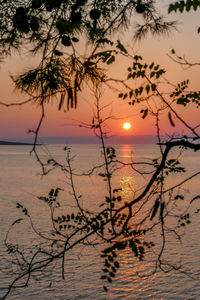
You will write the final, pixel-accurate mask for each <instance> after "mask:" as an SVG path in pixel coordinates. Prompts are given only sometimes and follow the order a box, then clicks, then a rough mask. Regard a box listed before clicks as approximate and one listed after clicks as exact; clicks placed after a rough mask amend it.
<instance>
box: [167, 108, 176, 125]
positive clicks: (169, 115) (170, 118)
mask: <svg viewBox="0 0 200 300" xmlns="http://www.w3.org/2000/svg"><path fill="white" fill-rule="evenodd" d="M168 117H169V121H170V124H171V125H172V126H173V127H175V124H174V121H173V120H172V115H171V112H170V111H169V112H168Z"/></svg>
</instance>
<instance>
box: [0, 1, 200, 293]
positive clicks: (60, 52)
mask: <svg viewBox="0 0 200 300" xmlns="http://www.w3.org/2000/svg"><path fill="white" fill-rule="evenodd" d="M177 3H178V4H177ZM177 3H175V4H171V5H170V7H169V12H171V11H173V10H174V11H176V10H177V9H179V11H183V8H184V7H187V8H186V10H190V9H191V7H192V5H193V8H194V3H195V1H193V2H192V1H191V2H190V3H193V4H191V5H190V6H186V5H189V4H187V3H188V1H187V2H186V4H185V2H184V1H181V2H177ZM182 7H183V8H182ZM0 8H1V14H0V15H1V24H0V26H1V33H0V41H1V43H0V45H1V55H2V57H5V56H7V55H11V54H12V50H13V49H15V48H18V47H19V48H20V47H21V48H22V49H23V48H24V47H27V49H28V50H29V51H30V52H31V53H33V54H39V55H40V57H41V59H40V62H39V65H38V66H37V67H35V68H34V69H31V70H28V71H26V72H25V73H22V74H18V75H14V76H12V79H13V81H14V83H15V86H16V89H18V90H20V91H21V92H23V93H25V94H27V95H29V97H31V98H30V102H33V103H35V102H36V103H38V104H39V105H40V106H41V108H42V114H41V119H40V121H39V123H38V126H37V128H36V130H34V131H33V133H34V134H35V142H34V146H33V151H34V153H35V155H36V157H37V159H38V161H39V163H40V164H41V167H42V171H43V175H46V174H47V173H49V172H51V171H54V170H55V169H59V170H60V171H62V172H63V175H64V176H65V179H66V182H67V187H68V189H67V191H70V193H71V195H72V197H71V198H72V199H71V200H72V201H73V204H74V203H75V209H73V211H70V212H69V211H67V210H65V208H64V207H63V206H62V201H60V195H61V194H62V193H65V191H63V190H61V188H60V187H55V188H51V189H50V191H49V193H48V194H47V195H42V196H41V195H40V196H38V197H37V198H38V200H39V201H40V202H43V203H44V205H46V206H47V207H48V209H49V219H50V222H51V226H50V228H49V229H48V230H47V231H46V232H43V231H39V230H38V229H37V227H36V224H34V221H33V219H32V216H31V212H29V210H28V209H27V208H26V207H25V206H24V205H23V204H21V203H19V202H18V203H17V204H16V206H17V209H18V210H20V212H21V214H22V217H23V218H19V219H17V220H16V221H14V222H13V223H12V225H11V228H15V226H16V225H17V224H19V223H21V222H22V221H24V220H28V221H29V222H30V224H31V228H32V230H33V231H34V232H35V234H36V235H37V237H38V244H37V245H36V247H35V248H34V249H33V248H31V249H26V250H29V251H28V254H27V253H26V251H25V250H24V249H22V248H21V247H20V245H17V244H14V243H12V242H11V240H9V238H10V235H9V233H10V229H11V228H10V229H9V230H8V233H7V235H6V238H5V246H6V248H7V252H8V254H9V255H10V257H11V260H10V266H11V267H10V268H11V269H12V266H13V265H17V266H18V267H19V269H18V272H17V274H13V276H14V279H13V281H12V282H11V283H10V285H9V287H8V289H7V291H6V293H5V295H4V296H3V299H5V298H6V297H7V296H8V295H9V293H10V292H11V290H12V289H14V288H22V287H25V286H27V285H28V284H29V283H30V279H31V278H32V277H35V278H37V276H40V274H41V273H42V272H45V270H46V267H47V266H51V265H52V263H53V262H54V261H56V262H57V261H61V273H62V278H63V279H64V278H65V259H66V255H67V254H68V253H69V254H70V252H71V251H73V249H74V248H76V247H78V246H79V245H84V246H85V247H93V246H99V249H100V251H101V258H102V261H103V266H102V274H101V275H100V277H101V279H102V281H103V285H104V290H105V291H108V287H109V284H110V283H112V281H113V280H114V278H115V277H116V276H117V272H118V271H119V269H120V267H121V262H120V254H121V253H122V252H123V251H129V252H130V253H131V254H132V255H133V257H134V258H135V259H138V260H139V261H143V260H144V259H145V257H146V254H147V253H148V252H149V251H154V250H153V249H154V247H155V246H157V247H158V248H159V250H158V251H157V259H156V262H155V266H154V269H153V271H152V272H151V273H150V275H151V274H153V273H155V272H156V271H157V270H158V269H161V270H163V271H164V272H169V271H170V270H172V269H175V270H179V271H180V272H184V270H182V267H181V266H177V265H173V266H172V265H171V263H170V262H168V261H166V260H164V259H163V252H164V249H165V247H166V244H167V237H168V234H173V235H174V236H175V237H176V238H177V240H181V236H182V233H183V232H182V229H183V227H184V228H185V227H186V226H187V225H189V224H190V222H191V216H192V215H193V214H195V213H198V212H199V210H198V209H196V208H193V203H194V202H196V200H197V199H199V195H195V196H194V197H193V198H192V199H188V198H187V199H186V197H185V195H184V193H183V192H182V189H181V187H182V186H183V185H184V183H186V182H188V181H189V180H191V179H192V178H194V177H196V176H197V175H199V172H196V173H194V174H192V175H187V172H186V171H187V170H185V168H184V167H183V166H182V164H181V155H180V154H181V153H182V152H183V150H193V151H198V150H199V149H200V144H199V133H198V126H197V125H195V126H192V125H190V124H189V123H188V122H187V121H186V120H185V119H183V117H182V116H181V115H180V114H179V113H178V109H177V107H178V106H179V105H182V106H183V107H185V106H188V104H189V103H191V102H194V103H195V104H196V106H197V107H199V92H197V91H191V90H189V80H187V79H186V80H184V81H182V82H180V83H175V84H170V83H169V81H168V80H167V79H166V78H165V76H166V70H165V69H164V68H163V67H161V66H160V65H158V64H157V63H156V62H151V63H146V62H145V61H144V60H143V58H142V57H141V56H140V55H133V56H132V55H130V54H129V52H128V50H127V49H126V47H125V46H124V45H123V44H122V43H121V41H120V40H119V39H117V40H116V39H115V38H113V36H114V34H115V33H116V32H118V31H119V30H120V29H121V28H123V29H124V28H126V27H127V28H128V27H129V25H130V24H131V22H132V16H137V15H140V16H142V19H143V21H144V23H143V25H137V26H136V31H135V37H136V38H138V39H141V37H143V36H144V35H145V34H146V33H147V32H149V31H151V32H152V33H153V34H155V33H159V34H163V33H166V32H168V31H169V30H170V29H171V28H173V27H174V22H165V21H163V18H162V17H161V16H160V15H159V14H158V13H157V11H156V9H155V4H154V2H153V1H151V0H147V1H114V0H112V1H100V0H99V1H85V0H82V1H81V0H76V1H64V0H60V1H52V0H45V1H41V0H32V1H1V2H0ZM82 36H83V38H84V39H85V41H86V43H90V45H91V49H90V50H89V52H88V55H87V56H86V55H83V54H82V53H81V55H80V54H79V47H80V46H79V45H80V43H81V37H82ZM66 49H67V50H66ZM117 55H121V56H123V57H126V58H128V59H129V60H130V67H129V68H128V74H127V77H126V78H125V79H123V78H122V79H116V78H110V77H109V76H108V73H107V68H108V69H109V66H110V65H111V64H114V63H115V62H116V56H117ZM172 55H175V51H174V50H173V51H172ZM116 83H119V84H120V88H119V92H118V97H119V98H120V99H121V100H123V101H127V102H128V105H130V109H131V108H132V107H133V106H134V107H139V109H140V113H141V118H142V119H146V118H149V117H152V118H154V120H155V123H156V131H157V141H158V147H159V157H156V158H154V159H153V160H152V161H150V162H144V161H139V162H135V161H131V162H129V163H125V162H124V161H121V160H119V159H118V156H117V153H116V150H115V148H114V147H113V146H107V145H106V143H105V138H106V136H107V132H106V120H107V119H108V118H109V117H107V118H106V117H105V116H104V114H103V111H104V108H105V107H104V106H103V105H101V96H102V90H103V88H104V87H113V88H115V89H117V88H116ZM163 83H164V84H165V85H167V88H168V90H169V92H168V93H164V91H163V88H162V85H163ZM86 84H87V85H89V86H90V88H91V89H92V91H93V93H94V99H95V108H96V111H95V114H94V118H93V120H92V122H91V123H88V124H83V125H84V126H85V127H87V128H90V129H91V130H92V131H93V133H94V134H95V135H96V136H97V137H98V138H99V140H100V142H101V155H100V156H101V158H102V160H101V163H100V164H97V165H95V166H94V167H93V168H92V169H90V170H88V171H87V172H85V173H81V174H80V173H79V174H76V173H75V171H74V169H73V166H72V162H73V156H72V154H71V149H70V148H69V147H68V146H66V147H65V149H64V150H65V152H66V164H63V163H61V162H59V161H57V160H56V159H54V158H48V159H47V160H45V161H44V160H43V158H41V157H40V155H39V153H38V151H37V148H38V146H37V138H38V134H39V131H40V127H41V124H42V121H43V119H44V115H45V114H44V108H45V105H46V104H47V103H49V101H50V100H52V99H54V100H57V99H58V97H57V96H59V101H58V109H59V110H60V109H62V108H63V107H64V106H66V107H67V109H70V107H71V108H76V107H77V101H78V93H79V92H80V91H82V90H83V89H84V88H85V85H86ZM164 114H165V115H167V117H168V120H169V123H170V124H171V126H172V127H175V126H176V124H175V123H176V122H180V123H182V125H183V126H184V128H185V129H186V130H187V132H189V134H188V135H183V134H182V133H180V134H179V135H177V136H171V137H169V138H168V139H167V140H163V139H162V137H161V136H160V131H159V130H160V123H159V122H160V118H162V116H163V115H164ZM174 120H176V122H175V121H174ZM144 121H145V120H144ZM173 149H178V150H179V152H180V154H179V153H178V155H177V156H174V155H171V152H172V150H173ZM122 167H124V168H125V167H126V168H130V169H131V171H132V173H133V176H134V174H139V175H140V176H144V175H145V176H146V182H145V185H144V186H143V188H142V189H138V190H137V191H135V192H134V193H133V194H132V198H131V199H130V200H129V199H126V197H125V196H124V195H123V188H122V186H120V185H119V186H115V185H114V184H113V178H114V176H115V174H116V172H117V171H119V170H120V169H121V168H122ZM180 173H184V174H185V177H184V180H182V181H180V182H178V183H175V184H174V185H172V186H170V187H167V184H168V182H169V178H173V176H174V174H176V175H177V176H178V175H179V174H180ZM77 176H95V178H96V182H97V184H102V183H103V186H104V187H105V197H104V199H100V200H101V201H100V204H99V207H98V210H97V211H95V210H93V209H85V208H84V205H83V204H82V201H81V199H82V198H83V197H84V195H82V194H80V193H79V192H77V187H76V177H77ZM83 192H84V191H83ZM83 194H84V193H83ZM98 197H99V195H96V198H98ZM71 200H70V201H71ZM98 200H99V199H98ZM183 202H184V204H185V205H182V203H183ZM70 204H71V202H70ZM177 207H178V209H177ZM136 220H137V221H136ZM169 224H170V226H169ZM154 230H155V231H156V230H157V232H158V233H159V234H160V235H161V244H160V245H155V242H154V241H153V240H150V241H149V240H148V238H147V235H148V234H149V233H150V234H151V232H152V231H154ZM150 236H151V235H150ZM158 248H157V249H158ZM185 273H186V272H185Z"/></svg>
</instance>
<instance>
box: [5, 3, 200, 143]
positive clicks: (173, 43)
mask: <svg viewBox="0 0 200 300" xmlns="http://www.w3.org/2000/svg"><path fill="white" fill-rule="evenodd" d="M168 3H169V1H163V2H162V10H163V12H165V14H166V11H167V6H168ZM168 18H169V19H173V20H174V19H175V20H177V21H178V26H177V30H175V31H173V32H172V33H171V34H169V35H168V36H161V37H152V36H148V37H147V38H146V39H145V40H144V41H142V42H140V43H136V42H135V41H134V40H133V38H132V32H131V30H130V31H129V32H128V33H126V34H120V35H119V38H120V40H121V42H122V43H124V45H127V47H128V49H130V50H131V51H132V53H134V54H136V53H137V54H140V55H142V56H143V58H144V59H145V61H147V63H150V62H151V61H156V62H157V63H158V64H160V65H162V66H164V68H165V69H166V71H167V73H166V77H167V78H168V79H169V80H170V81H171V82H173V83H174V84H176V83H177V82H180V81H182V80H185V79H190V82H191V85H190V86H191V88H192V89H196V90H199V75H198V74H199V67H193V68H191V69H189V70H183V68H182V67H181V66H180V65H177V64H175V63H174V62H173V61H172V60H171V59H170V58H169V57H168V54H170V50H171V49H172V48H173V49H175V50H176V52H177V53H178V54H179V55H185V56H186V57H187V58H188V60H190V61H192V62H198V61H200V60H199V48H200V35H198V34H197V28H198V26H199V25H200V23H198V18H199V15H198V12H190V13H184V14H178V13H177V14H171V15H170V16H169V17H168ZM127 41H128V42H127ZM36 61H37V57H36V58H33V57H32V56H29V55H28V54H26V55H21V56H20V55H18V54H17V53H15V54H13V55H12V56H11V57H10V58H8V59H6V61H4V62H3V63H2V64H1V66H0V82H1V92H0V102H5V103H16V102H20V101H23V100H26V99H27V96H26V95H22V94H20V93H19V92H17V91H15V90H14V86H13V84H12V81H11V79H10V78H9V76H10V74H19V73H21V72H23V71H24V70H27V69H28V68H29V67H31V66H33V65H34V64H35V63H36ZM129 64H130V63H129V62H128V61H125V60H124V59H120V58H119V59H117V61H116V63H115V64H114V65H112V67H111V70H110V74H111V75H114V76H118V77H120V76H124V77H125V76H126V70H127V67H128V65H129ZM117 95H118V93H114V92H113V91H111V90H109V89H108V88H105V89H104V90H103V95H102V99H101V103H102V106H104V105H105V104H106V105H108V104H109V105H108V106H107V108H106V109H104V111H103V112H104V116H103V117H108V116H111V117H112V118H111V119H110V120H108V121H107V122H106V125H107V127H106V130H107V132H109V133H110V134H111V135H148V134H149V135H150V134H155V120H154V119H153V118H150V117H147V118H146V119H145V120H143V119H142V118H141V115H140V109H141V108H137V107H135V106H129V105H128V104H127V102H126V101H123V100H121V99H119V98H118V96H117ZM57 108H58V103H50V104H49V105H48V106H47V107H46V113H45V120H44V122H43V124H42V128H41V131H40V136H73V135H75V136H79V135H92V134H93V132H92V131H91V130H89V129H87V128H85V126H84V124H88V123H91V120H92V118H93V114H94V110H95V106H94V97H93V95H92V92H91V91H90V90H89V89H86V90H84V92H83V93H81V94H80V95H79V98H78V108H77V109H76V110H70V111H65V112H64V111H63V110H61V111H58V109H57ZM177 109H178V110H179V111H180V113H181V115H183V116H184V118H186V119H187V121H188V122H189V123H190V124H198V119H199V111H198V110H197V109H196V107H195V106H190V107H188V108H183V107H177ZM40 114H41V108H40V107H39V106H35V105H30V104H27V105H24V106H20V107H16V106H13V107H4V106H0V139H1V140H2V139H7V138H25V137H30V134H28V133H27V132H28V130H29V129H34V128H36V126H37V124H38V120H39V118H40ZM124 122H130V123H131V124H132V127H131V129H130V130H129V131H125V130H123V127H122V125H123V123H124ZM174 122H175V124H176V126H175V127H172V126H171V125H170V122H169V120H168V118H167V117H166V116H164V115H163V116H161V125H162V126H161V127H162V132H161V133H162V134H168V133H173V134H176V133H178V132H181V133H183V132H184V130H183V129H182V128H183V126H182V125H181V124H180V122H178V120H176V119H174ZM80 125H81V126H80Z"/></svg>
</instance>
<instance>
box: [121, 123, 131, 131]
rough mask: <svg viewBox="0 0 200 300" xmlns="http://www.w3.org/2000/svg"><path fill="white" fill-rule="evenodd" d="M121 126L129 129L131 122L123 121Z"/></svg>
mask: <svg viewBox="0 0 200 300" xmlns="http://www.w3.org/2000/svg"><path fill="white" fill-rule="evenodd" d="M123 128H124V129H125V130H129V129H131V123H129V122H125V123H124V124H123Z"/></svg>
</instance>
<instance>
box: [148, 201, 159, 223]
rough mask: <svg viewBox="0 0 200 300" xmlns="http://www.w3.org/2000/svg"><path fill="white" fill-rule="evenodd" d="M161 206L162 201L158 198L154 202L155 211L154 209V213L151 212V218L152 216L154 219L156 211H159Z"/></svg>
mask: <svg viewBox="0 0 200 300" xmlns="http://www.w3.org/2000/svg"><path fill="white" fill-rule="evenodd" d="M159 206H160V201H159V199H156V201H155V203H154V207H153V211H152V214H151V218H150V220H151V221H152V220H153V218H154V217H155V215H156V212H157V210H158V208H159Z"/></svg>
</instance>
